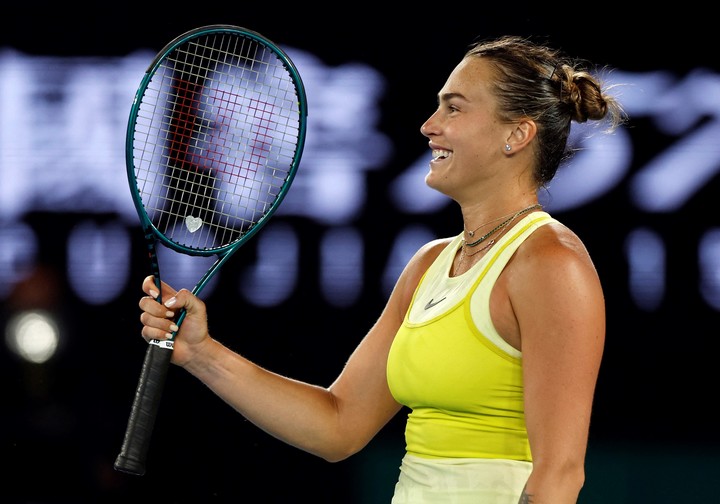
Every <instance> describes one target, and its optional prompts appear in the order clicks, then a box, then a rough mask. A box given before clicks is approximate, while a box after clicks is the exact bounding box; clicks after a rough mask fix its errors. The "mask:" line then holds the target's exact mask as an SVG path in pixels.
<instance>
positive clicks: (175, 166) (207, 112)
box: [133, 34, 301, 250]
mask: <svg viewBox="0 0 720 504" xmlns="http://www.w3.org/2000/svg"><path fill="white" fill-rule="evenodd" d="M298 93H299V91H298V88H297V84H296V82H295V80H294V79H293V78H292V75H291V74H290V73H289V71H288V69H287V68H286V67H285V65H284V62H283V61H282V60H281V59H280V58H279V57H278V56H277V54H276V53H275V52H274V51H273V50H272V49H270V48H268V47H267V46H265V45H263V44H262V43H260V42H258V41H256V40H254V39H251V38H249V37H243V36H237V35H231V34H213V35H208V36H203V37H199V38H198V39H192V40H189V41H187V42H186V43H184V44H183V45H181V46H179V47H177V48H175V49H174V50H173V51H172V52H171V53H170V54H169V55H168V57H167V58H165V60H164V61H163V62H162V64H161V65H160V67H159V68H158V69H157V70H156V72H155V74H154V75H153V77H152V79H151V81H150V82H149V84H148V86H147V89H146V91H145V93H144V95H143V98H142V103H140V105H139V110H138V117H137V121H136V124H135V131H134V140H133V158H134V162H135V175H136V182H137V186H138V192H139V194H140V198H141V199H142V203H143V205H144V207H145V210H146V213H147V215H148V217H149V218H150V220H151V222H152V223H153V225H154V226H155V227H156V228H157V229H158V230H159V231H160V232H161V233H162V234H163V235H165V236H166V237H167V238H168V239H170V240H172V241H174V242H176V243H178V244H179V245H182V246H184V247H189V248H194V249H198V250H212V249H217V248H220V247H224V246H226V245H228V244H230V243H232V242H234V241H237V240H238V239H240V238H241V237H242V236H243V235H244V234H245V233H247V232H249V231H250V230H251V229H252V228H253V227H254V226H255V225H256V224H257V223H258V222H260V220H261V219H262V217H263V216H264V215H266V214H267V213H268V212H269V211H271V209H272V208H273V207H274V205H276V204H277V202H278V199H279V198H282V196H283V195H284V194H283V191H284V190H285V188H286V186H285V184H286V181H287V179H288V177H289V176H290V174H291V172H292V170H293V164H294V163H295V161H296V158H297V156H298V155H299V153H298V143H299V137H300V134H301V130H300V128H301V119H300V116H301V110H300V106H299V101H300V99H299V95H298Z"/></svg>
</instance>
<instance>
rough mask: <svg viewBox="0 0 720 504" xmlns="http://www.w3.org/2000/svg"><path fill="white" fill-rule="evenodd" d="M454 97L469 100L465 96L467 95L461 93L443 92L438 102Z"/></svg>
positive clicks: (439, 95)
mask: <svg viewBox="0 0 720 504" xmlns="http://www.w3.org/2000/svg"><path fill="white" fill-rule="evenodd" d="M454 98H457V99H459V100H463V101H467V98H465V95H463V94H461V93H443V94H438V103H442V102H447V101H450V100H452V99H454Z"/></svg>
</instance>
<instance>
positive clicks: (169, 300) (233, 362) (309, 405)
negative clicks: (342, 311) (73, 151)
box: [140, 240, 447, 462]
mask: <svg viewBox="0 0 720 504" xmlns="http://www.w3.org/2000/svg"><path fill="white" fill-rule="evenodd" d="M446 243H447V240H436V241H434V242H430V243H428V244H426V245H425V246H424V247H422V248H421V249H420V250H419V251H418V252H417V253H416V254H415V256H414V257H413V258H412V259H411V260H410V261H409V262H408V264H407V266H406V267H405V269H404V270H403V272H402V273H401V275H400V277H399V279H398V281H397V283H396V285H395V288H394V289H393V292H392V293H391V295H390V298H389V300H388V303H387V305H386V306H385V308H384V310H383V312H382V313H381V315H380V317H379V318H378V320H377V321H376V323H375V324H374V325H373V327H372V328H371V329H370V331H369V332H368V333H367V335H366V336H365V337H364V338H363V340H362V341H361V342H360V344H359V345H358V347H357V348H356V349H355V350H354V351H353V353H352V355H351V356H350V358H349V359H348V361H347V362H346V364H345V366H344V368H343V370H342V371H341V373H340V375H339V376H338V377H337V379H336V380H335V381H334V383H332V384H331V385H330V386H329V387H327V388H326V387H321V386H317V385H312V384H308V383H304V382H300V381H297V380H294V379H292V378H289V377H285V376H281V375H279V374H277V373H274V372H271V371H269V370H267V369H264V368H262V367H260V366H258V365H256V364H254V363H252V362H250V361H249V360H247V359H245V358H244V357H242V356H241V355H239V354H238V353H236V352H234V351H232V350H230V349H228V348H227V347H225V346H224V345H222V344H221V343H220V342H219V341H217V340H215V339H213V338H212V337H211V336H210V334H209V332H208V326H207V308H206V306H205V304H204V302H203V301H202V300H200V299H199V298H197V297H196V296H193V295H192V293H190V291H188V290H185V289H182V290H180V291H177V292H176V291H175V290H174V289H172V288H171V287H170V286H169V285H167V284H164V283H163V285H162V299H164V300H165V306H163V305H161V304H160V303H158V302H157V301H156V299H155V298H156V297H157V287H156V286H155V282H154V280H153V278H152V277H147V278H146V279H145V280H144V282H143V291H144V292H145V293H146V294H148V296H146V297H143V298H142V299H141V300H140V308H141V309H142V310H143V313H142V314H141V316H140V320H141V322H142V323H143V330H142V335H143V337H144V338H145V339H146V340H147V339H151V338H157V339H166V338H167V337H168V336H169V334H168V333H170V332H171V331H174V330H176V327H173V321H172V319H173V318H174V317H175V315H176V313H177V312H178V311H179V310H180V309H183V308H184V309H186V311H187V315H186V316H185V319H184V321H183V323H182V325H181V326H180V330H179V332H178V334H177V335H176V338H175V343H174V350H173V356H172V362H173V363H174V364H176V365H178V366H181V367H183V368H184V369H186V370H187V371H188V372H190V373H191V374H192V375H194V376H195V377H197V378H198V379H199V380H201V381H202V382H203V383H204V384H205V385H207V386H208V387H209V388H210V389H211V390H212V391H213V392H214V393H215V394H217V395H218V396H219V397H220V398H221V399H222V400H224V401H225V402H226V403H228V404H229V405H230V406H232V407H233V408H234V409H235V410H236V411H238V412H239V413H240V414H241V415H243V416H244V417H245V418H246V419H248V420H249V421H250V422H252V423H253V424H255V425H256V426H258V427H259V428H261V429H262V430H264V431H265V432H267V433H268V434H270V435H272V436H274V437H276V438H278V439H280V440H282V441H284V442H286V443H288V444H290V445H292V446H295V447H297V448H299V449H302V450H304V451H307V452H309V453H312V454H315V455H317V456H319V457H321V458H323V459H325V460H327V461H330V462H336V461H340V460H343V459H345V458H347V457H349V456H350V455H352V454H354V453H356V452H357V451H359V450H360V449H362V448H363V447H364V446H365V445H367V443H368V442H369V441H370V440H371V439H372V438H373V437H374V436H375V434H376V433H377V432H378V431H379V430H380V429H381V428H382V427H383V426H384V425H385V424H386V423H387V422H388V421H389V420H390V419H391V418H392V417H393V416H394V415H395V414H396V413H397V412H398V411H399V410H400V409H401V407H402V406H401V405H400V404H399V403H397V402H396V401H395V400H394V399H393V397H392V395H391V394H390V390H389V388H388V385H387V378H386V363H387V355H388V352H389V349H390V345H391V344H392V341H393V338H394V337H395V333H396V332H397V330H398V328H399V327H400V324H401V323H402V321H403V318H404V316H405V312H406V311H407V309H408V306H409V303H410V300H411V298H412V295H413V292H414V290H415V287H416V286H417V284H418V282H419V279H420V277H421V276H422V274H423V273H424V272H425V270H426V269H427V267H428V266H429V265H430V263H431V262H432V261H433V260H434V259H435V257H437V254H439V252H440V250H441V249H442V248H443V246H444V245H445V244H446Z"/></svg>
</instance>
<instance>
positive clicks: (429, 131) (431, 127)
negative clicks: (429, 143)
mask: <svg viewBox="0 0 720 504" xmlns="http://www.w3.org/2000/svg"><path fill="white" fill-rule="evenodd" d="M434 117H435V114H433V115H431V116H430V117H428V118H427V120H426V121H425V122H424V123H422V125H421V126H420V133H422V134H423V136H426V137H429V136H431V135H434V134H436V133H437V128H436V126H435V121H434V120H433V118H434Z"/></svg>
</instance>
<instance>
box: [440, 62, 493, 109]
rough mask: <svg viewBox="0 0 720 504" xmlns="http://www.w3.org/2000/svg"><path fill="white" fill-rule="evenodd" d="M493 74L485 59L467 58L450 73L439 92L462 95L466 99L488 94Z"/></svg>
mask: <svg viewBox="0 0 720 504" xmlns="http://www.w3.org/2000/svg"><path fill="white" fill-rule="evenodd" d="M492 78H493V73H492V66H491V64H490V62H489V61H488V60H487V59H485V58H480V57H477V56H467V57H465V58H463V59H462V60H461V61H460V63H458V64H457V66H456V67H455V68H454V69H453V71H452V72H450V76H449V77H448V79H447V81H445V85H444V86H443V88H442V90H441V91H440V97H442V96H445V95H462V96H464V97H465V98H467V99H472V98H473V97H482V96H485V95H487V94H488V90H489V87H490V83H491V82H492Z"/></svg>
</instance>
